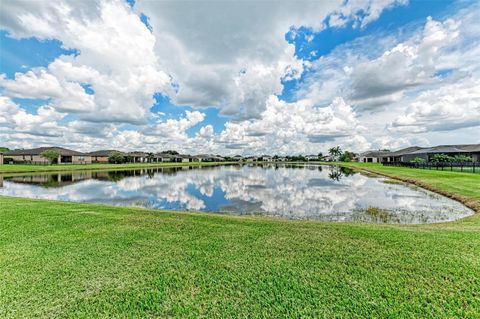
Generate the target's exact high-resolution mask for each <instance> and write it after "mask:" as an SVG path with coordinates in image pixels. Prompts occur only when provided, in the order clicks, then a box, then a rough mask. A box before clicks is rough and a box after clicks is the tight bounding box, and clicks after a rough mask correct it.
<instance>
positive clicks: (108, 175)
mask: <svg viewBox="0 0 480 319" xmlns="http://www.w3.org/2000/svg"><path fill="white" fill-rule="evenodd" d="M192 168H193V167H192V166H184V167H158V168H148V169H132V170H122V171H81V172H65V173H50V174H48V173H46V174H35V175H26V176H12V177H5V179H6V180H8V181H9V182H14V183H19V184H31V185H39V186H43V187H62V186H66V185H71V184H75V183H78V182H81V181H85V180H89V179H93V180H98V181H109V182H118V181H121V180H122V179H124V178H127V177H138V176H145V175H147V176H148V177H150V178H153V177H154V176H155V174H165V175H169V176H172V175H175V174H176V173H177V172H178V171H180V170H189V169H192ZM0 178H1V179H0V187H2V184H3V176H1V177H0Z"/></svg>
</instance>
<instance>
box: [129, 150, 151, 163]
mask: <svg viewBox="0 0 480 319" xmlns="http://www.w3.org/2000/svg"><path fill="white" fill-rule="evenodd" d="M125 156H127V157H130V158H131V160H132V163H147V162H148V154H147V153H145V152H129V153H126V154H125Z"/></svg>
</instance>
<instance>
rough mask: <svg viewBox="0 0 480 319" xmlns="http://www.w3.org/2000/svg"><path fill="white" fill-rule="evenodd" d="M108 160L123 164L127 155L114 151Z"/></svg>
mask: <svg viewBox="0 0 480 319" xmlns="http://www.w3.org/2000/svg"><path fill="white" fill-rule="evenodd" d="M108 162H109V163H114V164H121V163H123V162H125V157H124V156H123V154H122V153H120V152H112V153H110V154H109V155H108Z"/></svg>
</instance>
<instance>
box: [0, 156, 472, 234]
mask: <svg viewBox="0 0 480 319" xmlns="http://www.w3.org/2000/svg"><path fill="white" fill-rule="evenodd" d="M1 179H2V178H1V177H0V195H7V196H20V197H28V198H42V199H54V200H63V201H73V202H92V203H104V204H109V205H118V206H135V207H147V208H157V209H172V210H193V211H203V212H216V213H223V214H232V215H256V216H275V217H282V218H287V219H311V220H325V221H360V222H371V223H400V224H413V223H433V222H441V221H451V220H456V219H459V218H462V217H465V216H468V215H471V214H473V211H471V210H470V209H468V208H466V207H465V206H463V205H461V204H460V203H458V202H456V201H453V200H451V199H449V198H446V197H444V196H441V195H438V194H435V193H432V192H430V191H427V190H424V189H421V188H418V187H414V186H407V185H404V184H398V183H392V182H391V181H389V180H387V179H385V178H383V177H372V176H366V175H363V174H360V173H354V172H353V171H351V170H348V169H343V168H339V167H335V166H319V165H301V164H299V165H282V164H278V165H272V164H268V165H243V166H238V165H237V166H215V167H204V168H198V167H197V168H195V167H178V168H171V167H170V168H148V169H135V170H119V171H76V172H65V173H45V174H36V175H25V176H14V177H4V178H3V182H2V180H1Z"/></svg>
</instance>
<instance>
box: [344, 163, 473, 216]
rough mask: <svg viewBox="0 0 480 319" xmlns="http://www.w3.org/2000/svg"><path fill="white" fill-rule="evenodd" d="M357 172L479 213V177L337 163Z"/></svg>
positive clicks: (363, 164)
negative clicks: (411, 187) (420, 190)
mask: <svg viewBox="0 0 480 319" xmlns="http://www.w3.org/2000/svg"><path fill="white" fill-rule="evenodd" d="M337 164H338V165H340V166H343V167H347V168H351V169H354V170H357V171H364V172H368V173H373V174H378V175H382V176H386V177H389V178H392V179H396V180H400V181H403V182H406V183H409V184H413V185H417V186H420V187H422V188H425V189H428V190H430V191H433V192H436V193H439V194H442V195H444V196H446V197H449V198H452V199H454V200H457V201H459V202H461V203H462V204H464V205H465V206H467V207H469V208H471V209H473V210H474V211H475V212H476V213H477V214H478V213H480V176H479V175H477V174H472V173H462V172H455V171H454V172H450V171H437V170H424V169H415V168H408V167H392V166H383V165H381V164H365V163H337Z"/></svg>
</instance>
